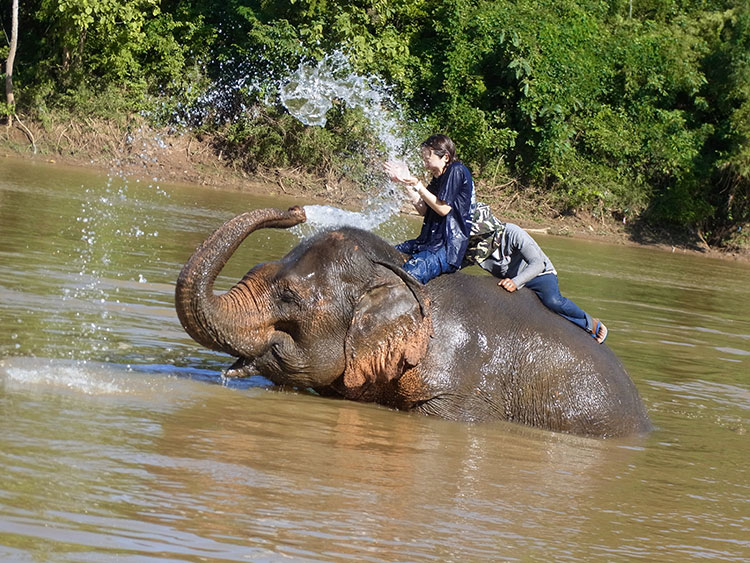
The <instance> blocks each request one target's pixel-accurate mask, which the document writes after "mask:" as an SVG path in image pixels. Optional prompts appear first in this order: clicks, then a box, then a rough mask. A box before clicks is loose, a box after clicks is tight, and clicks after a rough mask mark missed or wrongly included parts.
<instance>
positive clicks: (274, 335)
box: [175, 206, 651, 438]
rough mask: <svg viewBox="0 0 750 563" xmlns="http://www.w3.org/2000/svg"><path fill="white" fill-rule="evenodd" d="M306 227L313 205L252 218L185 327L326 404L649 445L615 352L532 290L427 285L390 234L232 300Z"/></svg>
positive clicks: (228, 247)
mask: <svg viewBox="0 0 750 563" xmlns="http://www.w3.org/2000/svg"><path fill="white" fill-rule="evenodd" d="M305 220H306V217H305V211H304V209H303V208H302V207H298V206H295V207H291V208H289V209H288V210H282V209H259V210H253V211H248V212H245V213H242V214H240V215H238V216H236V217H234V218H232V219H230V220H229V221H227V222H226V223H225V224H224V225H222V226H221V227H219V228H218V229H217V230H216V231H215V232H214V233H213V234H211V235H210V236H209V237H208V238H207V239H206V240H205V241H204V242H203V243H202V244H201V245H200V246H199V247H198V248H197V249H196V250H195V252H194V253H193V255H192V256H191V257H190V258H189V260H188V261H187V262H186V264H185V265H184V267H183V269H182V271H181V272H180V275H179V277H178V280H177V283H176V288H175V305H176V309H177V315H178V317H179V320H180V323H181V324H182V326H183V328H184V329H185V331H186V332H187V333H188V334H189V335H190V336H191V337H192V338H193V339H194V340H195V341H196V342H198V343H199V344H201V345H203V346H205V347H207V348H210V349H212V350H216V351H220V352H225V353H227V354H229V355H231V356H234V357H236V358H237V361H236V362H235V363H234V364H233V365H232V366H231V367H230V368H229V369H227V371H226V372H225V374H224V375H225V376H226V377H244V376H249V375H255V374H260V375H263V376H264V377H266V378H267V379H269V380H270V381H271V382H273V383H274V384H276V385H283V386H292V387H296V388H299V389H311V390H313V391H314V392H316V393H317V394H319V395H321V396H323V397H338V398H344V399H349V400H353V401H365V402H375V403H378V404H380V405H384V406H386V407H390V408H392V409H398V410H402V411H414V412H417V413H423V414H426V415H435V416H439V417H442V418H445V419H451V420H458V421H467V422H484V421H490V420H502V421H509V422H514V423H520V424H524V425H528V426H533V427H537V428H541V429H546V430H551V431H556V432H564V433H570V434H576V435H582V436H591V437H602V438H608V437H622V436H630V435H642V434H645V433H647V432H648V431H649V430H650V429H651V424H650V421H649V417H648V414H647V412H646V409H645V406H644V404H643V402H642V400H641V397H640V396H639V394H638V391H637V389H636V387H635V385H634V384H633V382H632V380H631V379H630V377H629V376H628V374H627V373H626V371H625V369H624V367H623V365H622V363H621V362H620V361H619V359H618V358H617V356H615V354H614V353H613V352H612V351H611V350H610V349H609V347H607V345H606V344H598V343H597V342H596V341H595V340H594V339H593V338H591V336H590V335H589V334H588V333H586V332H585V331H582V330H581V329H580V328H578V327H576V326H575V325H573V324H572V323H570V322H568V321H567V320H565V319H563V318H562V317H560V316H559V315H556V314H555V313H552V312H551V311H549V310H548V309H547V308H546V307H544V305H542V303H541V302H540V301H539V299H538V298H537V297H536V295H535V294H533V293H532V292H531V291H530V290H527V289H521V290H519V291H516V292H515V293H513V294H511V293H508V292H506V291H501V290H499V289H498V287H497V285H496V282H495V280H494V278H492V277H491V276H485V275H471V274H465V273H463V272H456V273H451V274H444V275H442V276H439V277H437V278H435V279H433V280H431V281H429V282H428V283H427V284H426V285H422V284H421V283H420V282H419V281H417V280H416V279H415V278H413V277H412V276H410V275H409V274H408V273H407V272H406V271H404V270H403V269H402V268H401V266H402V264H403V263H404V260H405V257H404V255H402V254H401V253H400V252H399V251H397V250H396V249H395V248H394V247H393V246H392V245H391V244H389V243H388V242H387V241H385V240H384V239H382V238H381V237H379V236H378V235H376V234H374V233H372V232H369V231H366V230H362V229H358V228H354V227H340V228H336V229H330V230H326V231H323V232H321V233H318V234H316V235H314V236H312V237H310V238H307V239H306V240H303V241H302V242H300V243H299V244H298V245H297V246H296V247H294V248H293V249H292V250H291V251H290V252H289V253H288V254H286V256H284V257H283V258H281V259H280V260H278V261H275V262H268V263H262V264H259V265H256V266H255V267H253V268H252V269H251V270H250V271H249V272H248V273H247V274H246V275H245V276H244V277H243V278H242V279H241V280H240V281H238V282H237V283H236V284H235V285H234V286H233V287H232V288H230V289H229V290H228V291H226V292H225V293H223V294H215V293H214V290H213V285H214V281H215V280H216V278H217V276H218V275H219V273H220V271H221V270H222V268H223V267H224V265H225V264H226V262H227V260H228V259H229V258H230V257H231V255H232V254H233V253H234V252H235V250H236V249H237V248H238V247H239V246H240V244H241V243H242V242H243V241H244V240H245V239H246V238H247V237H248V236H249V235H250V234H251V233H253V232H254V231H256V230H258V229H263V228H277V229H279V228H289V227H292V226H294V225H296V224H299V223H301V222H304V221H305Z"/></svg>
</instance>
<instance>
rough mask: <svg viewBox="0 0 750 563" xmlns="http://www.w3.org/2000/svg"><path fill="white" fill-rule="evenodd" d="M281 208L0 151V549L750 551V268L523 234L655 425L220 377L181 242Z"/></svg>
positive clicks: (406, 556) (501, 557)
mask: <svg viewBox="0 0 750 563" xmlns="http://www.w3.org/2000/svg"><path fill="white" fill-rule="evenodd" d="M293 203H295V202H293V201H289V200H282V199H280V198H261V197H251V196H249V195H247V194H243V193H239V192H232V191H217V190H213V189H210V188H206V187H199V186H189V185H167V184H160V183H159V182H157V181H156V180H154V181H153V182H147V181H143V180H141V181H140V182H138V181H135V180H123V179H122V178H119V177H118V176H117V175H114V174H113V175H102V174H96V173H93V172H90V171H85V170H79V169H68V168H64V167H61V166H57V165H50V164H44V163H34V162H29V161H19V160H14V159H10V158H5V159H2V158H0V263H1V264H2V268H0V412H1V416H0V471H2V478H1V479H0V560H3V561H35V562H36V561H66V562H67V561H70V562H85V561H109V560H116V561H127V562H140V561H171V562H174V561H188V562H198V561H212V562H213V561H217V562H222V561H259V562H265V561H279V560H291V561H347V560H356V561H414V562H416V561H490V560H492V561H536V560H545V561H547V560H554V561H585V560H589V561H632V560H645V561H651V560H659V561H688V560H722V561H748V560H750V470H749V469H748V468H749V467H750V435H749V434H748V430H750V265H748V264H745V263H740V262H733V261H730V260H718V259H712V258H706V257H701V256H696V255H685V254H681V253H679V252H675V253H668V252H664V251H659V250H654V249H648V248H636V247H633V248H631V247H625V246H613V245H609V244H604V243H598V242H590V241H580V240H573V239H569V238H565V237H551V236H542V235H539V236H536V238H537V240H538V241H539V243H540V244H541V245H542V247H543V248H544V250H545V251H546V252H547V254H548V255H549V256H550V257H551V258H552V260H553V261H554V262H555V265H556V266H557V268H558V270H559V273H560V285H561V289H562V292H563V294H564V295H566V296H567V297H570V298H572V299H573V300H574V301H576V302H577V303H578V304H579V305H581V306H582V307H583V308H584V309H585V310H586V311H588V312H589V313H591V314H593V315H594V316H597V317H600V318H602V319H603V320H605V322H606V323H607V325H608V327H609V329H610V336H609V339H608V340H607V345H609V346H610V347H611V348H612V349H613V350H614V351H615V353H616V354H617V355H618V356H619V357H620V359H621V360H622V361H623V363H624V365H625V366H626V368H627V370H628V372H629V373H630V375H631V377H632V379H633V380H634V382H635V384H636V386H637V388H638V389H639V391H640V393H641V395H642V397H643V400H644V402H645V404H646V406H647V409H648V411H649V413H650V416H651V419H652V422H653V423H654V425H655V429H654V431H653V432H652V433H651V434H649V435H648V436H646V437H641V438H631V439H626V440H597V439H587V438H579V437H573V436H568V435H563V434H557V433H553V432H545V431H540V430H535V429H530V428H524V427H521V426H516V425H511V424H504V423H492V424H480V425H471V424H463V423H456V422H449V421H444V420H438V419H434V418H427V417H422V416H416V415H411V414H406V413H399V412H393V411H391V410H388V409H385V408H383V407H379V406H375V405H371V404H358V403H351V402H345V401H336V400H331V399H325V398H321V397H317V396H315V395H313V394H310V393H306V392H302V391H293V390H277V389H274V388H273V386H272V385H271V384H270V383H269V382H268V381H267V380H265V379H263V378H261V377H259V376H257V377H251V378H249V379H247V380H243V381H233V382H231V383H230V382H226V381H223V380H222V378H221V376H220V373H221V370H222V369H223V368H225V367H227V365H228V364H229V363H230V362H231V359H230V358H228V357H226V356H224V355H222V354H218V353H214V352H210V351H207V350H205V349H203V348H201V347H200V346H199V345H197V344H196V343H194V342H193V341H192V340H191V339H190V338H189V337H188V336H187V335H186V334H185V333H184V331H183V330H182V328H181V327H180V324H179V322H178V321H177V317H176V314H175V312H174V306H173V300H174V282H175V280H176V278H177V275H178V273H179V271H180V268H181V267H182V264H183V263H184V262H185V261H186V259H187V258H188V256H189V255H190V253H191V252H192V250H193V249H194V248H195V247H196V246H197V245H198V244H199V243H200V242H201V241H202V240H203V238H204V237H205V236H206V235H208V234H209V233H210V232H211V231H212V230H213V229H215V228H216V227H218V226H219V225H220V224H221V223H222V222H223V221H224V220H226V219H228V218H230V217H232V216H233V215H235V214H237V213H239V212H241V211H245V210H247V209H251V208H258V207H268V206H274V207H286V206H288V205H290V204H293ZM416 226H417V225H416V224H415V223H413V222H407V221H406V220H401V219H399V220H395V221H392V222H389V223H388V224H386V225H384V226H383V227H382V228H381V231H380V232H381V234H382V235H383V236H385V237H386V238H388V237H391V238H397V237H398V236H401V235H400V233H401V232H403V231H404V230H406V231H407V232H408V231H409V230H410V229H411V231H412V232H413V230H414V229H415V228H416ZM297 241H298V235H296V234H295V233H293V232H289V231H279V232H270V231H263V234H260V233H258V234H256V235H253V237H251V239H250V240H249V241H248V243H246V244H245V245H244V246H243V247H242V248H241V249H240V251H239V252H238V253H237V255H236V256H235V257H234V258H233V259H232V260H231V261H230V263H229V264H228V266H227V268H226V269H225V271H224V272H223V273H222V276H221V277H220V279H219V281H218V284H217V286H218V289H226V288H227V287H229V286H230V285H231V284H232V283H233V282H234V281H235V280H236V279H238V278H239V277H240V276H241V275H243V274H244V273H245V272H246V271H247V270H248V269H249V268H250V267H251V266H253V265H255V264H256V263H258V262H262V261H269V260H274V259H277V258H279V257H280V256H282V255H283V254H284V253H286V252H287V251H288V250H289V249H290V248H291V247H292V246H294V245H295V244H296V242H297Z"/></svg>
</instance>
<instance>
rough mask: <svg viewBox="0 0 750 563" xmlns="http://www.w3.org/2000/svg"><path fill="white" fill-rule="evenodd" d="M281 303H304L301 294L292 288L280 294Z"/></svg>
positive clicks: (286, 288) (283, 290) (287, 288)
mask: <svg viewBox="0 0 750 563" xmlns="http://www.w3.org/2000/svg"><path fill="white" fill-rule="evenodd" d="M279 301H281V302H282V303H291V304H293V305H299V304H300V303H302V298H301V297H300V294H299V293H297V292H296V291H295V290H294V289H292V288H291V287H285V288H283V289H282V290H281V291H280V292H279Z"/></svg>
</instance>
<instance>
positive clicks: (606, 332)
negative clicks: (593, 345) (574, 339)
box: [591, 319, 609, 344]
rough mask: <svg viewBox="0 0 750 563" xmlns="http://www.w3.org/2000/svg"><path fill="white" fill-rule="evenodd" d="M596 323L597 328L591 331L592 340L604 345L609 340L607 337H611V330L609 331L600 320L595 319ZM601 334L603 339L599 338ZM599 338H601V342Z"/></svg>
mask: <svg viewBox="0 0 750 563" xmlns="http://www.w3.org/2000/svg"><path fill="white" fill-rule="evenodd" d="M595 322H596V328H595V329H594V330H593V331H591V338H593V339H594V340H596V341H597V342H598V343H599V344H604V341H605V340H607V336H608V335H609V330H607V327H606V326H605V325H604V323H603V322H602V321H600V320H599V319H595ZM600 333H602V336H601V337H600V336H599V334H600ZM599 338H601V340H599Z"/></svg>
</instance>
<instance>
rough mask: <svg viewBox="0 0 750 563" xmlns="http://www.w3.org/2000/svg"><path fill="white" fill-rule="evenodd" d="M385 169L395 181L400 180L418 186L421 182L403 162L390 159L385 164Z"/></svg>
mask: <svg viewBox="0 0 750 563" xmlns="http://www.w3.org/2000/svg"><path fill="white" fill-rule="evenodd" d="M383 170H385V173H386V174H388V177H389V178H390V179H391V180H393V181H394V182H400V183H402V184H407V185H409V186H416V185H417V184H418V183H419V178H417V177H416V176H414V175H413V174H412V173H411V172H410V171H409V167H408V166H406V164H404V163H403V162H397V161H393V160H391V161H388V162H386V163H385V164H384V165H383Z"/></svg>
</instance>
